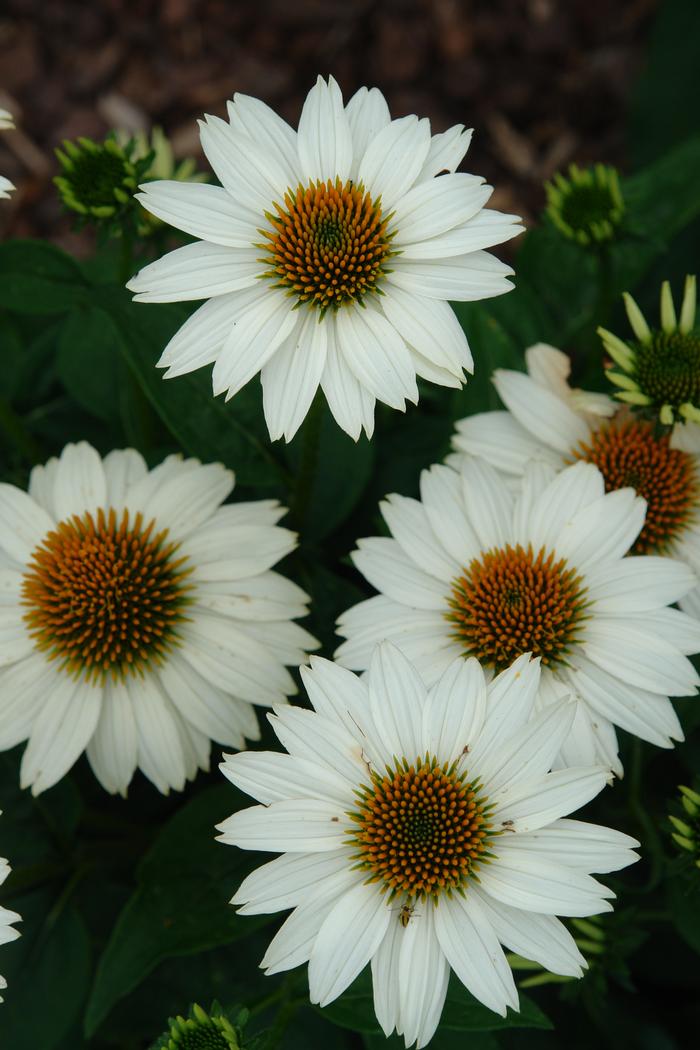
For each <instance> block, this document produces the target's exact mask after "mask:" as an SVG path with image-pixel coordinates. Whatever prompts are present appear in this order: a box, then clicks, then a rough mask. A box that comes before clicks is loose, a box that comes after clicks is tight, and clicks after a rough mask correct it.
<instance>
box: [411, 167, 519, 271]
mask: <svg viewBox="0 0 700 1050" xmlns="http://www.w3.org/2000/svg"><path fill="white" fill-rule="evenodd" d="M440 182H442V179H440ZM415 188H416V187H414V190H415ZM484 189H485V190H486V189H488V192H489V194H490V193H491V192H492V190H491V187H490V186H489V187H484ZM411 192H413V190H412V191H411ZM519 223H520V220H519V216H517V215H503V214H502V213H501V212H500V211H493V210H492V209H490V208H483V209H482V210H481V211H480V212H478V213H477V214H476V215H474V216H473V217H472V218H471V219H469V221H468V222H466V223H464V224H463V225H462V226H456V227H455V228H454V229H451V230H448V231H447V232H446V233H441V234H440V235H439V236H437V237H430V238H429V239H428V240H424V241H415V242H413V243H412V244H406V245H403V247H402V249H401V257H402V258H403V259H449V258H451V257H452V256H453V255H467V254H468V253H469V252H476V251H481V250H482V249H484V248H493V247H494V246H495V245H496V244H503V242H504V241H509V240H511V238H512V237H517V236H518V234H520V233H522V232H523V227H522V226H521V225H520V224H519Z"/></svg>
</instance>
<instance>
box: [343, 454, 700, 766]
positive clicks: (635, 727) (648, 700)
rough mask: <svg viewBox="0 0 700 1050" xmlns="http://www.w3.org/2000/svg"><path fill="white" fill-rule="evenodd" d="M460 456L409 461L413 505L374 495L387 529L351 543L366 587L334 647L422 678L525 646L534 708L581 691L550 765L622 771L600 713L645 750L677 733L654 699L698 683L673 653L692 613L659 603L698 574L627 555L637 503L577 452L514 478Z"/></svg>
mask: <svg viewBox="0 0 700 1050" xmlns="http://www.w3.org/2000/svg"><path fill="white" fill-rule="evenodd" d="M459 468H460V469H459V470H457V469H453V468H452V467H449V466H441V465H438V466H434V467H432V468H431V469H430V470H426V471H424V472H423V474H422V475H421V500H420V501H418V500H414V499H407V498H405V497H403V496H397V495H391V496H388V497H387V499H386V501H385V502H383V503H382V504H381V511H382V514H383V516H384V520H385V521H386V524H387V526H388V528H389V531H390V532H391V534H392V535H391V538H384V537H378V536H377V537H372V538H369V539H364V540H360V541H359V543H358V549H357V550H356V551H354V553H353V554H352V559H353V562H354V563H355V566H356V567H357V568H358V569H359V571H360V572H361V573H362V574H363V575H364V576H365V577H366V579H367V580H368V581H369V582H370V583H371V584H372V586H373V587H375V588H376V589H377V590H378V591H379V592H380V593H379V595H377V596H376V597H374V598H370V599H368V600H367V601H364V602H360V603H359V604H358V605H356V606H354V607H353V608H351V609H349V610H348V611H347V612H345V613H343V615H342V616H341V617H340V618H339V621H338V631H339V633H340V634H341V635H342V636H343V637H344V638H345V639H346V641H345V642H344V643H343V644H342V645H341V646H340V648H339V649H338V651H337V653H336V659H338V660H339V661H340V662H341V663H342V664H344V665H345V666H346V667H350V668H352V669H354V670H363V669H365V668H366V667H367V666H368V663H369V660H370V657H371V653H372V649H373V646H374V645H375V644H376V642H377V641H380V640H382V639H384V638H387V639H389V640H391V641H393V642H395V644H396V645H398V646H399V647H400V648H401V649H402V650H403V652H404V653H405V654H406V655H407V656H408V658H409V659H410V660H412V661H413V662H414V663H415V665H416V667H417V668H418V670H419V671H420V673H421V674H422V675H423V676H424V677H425V679H426V681H427V683H428V685H432V684H433V683H434V682H435V681H436V680H437V678H438V677H439V675H440V674H442V672H443V671H444V669H445V667H447V666H448V665H449V663H450V662H451V661H452V660H453V659H454V658H455V657H456V656H459V655H460V654H461V655H463V656H475V657H477V658H478V660H479V661H480V662H481V663H482V665H483V666H484V667H485V668H488V669H489V672H490V673H497V672H498V671H500V670H502V669H503V668H505V667H508V666H510V664H511V663H512V662H513V661H514V660H516V659H517V658H518V657H519V656H520V655H521V654H522V653H523V652H532V653H533V654H534V655H536V656H539V657H540V658H541V660H542V664H543V668H542V676H541V682H540V693H539V697H538V703H539V705H541V706H546V705H548V704H550V703H553V702H554V701H555V700H556V699H557V698H558V697H559V696H560V695H562V694H563V693H571V694H573V695H574V696H575V697H577V698H578V699H579V700H580V701H581V703H580V704H579V707H578V709H577V715H576V719H575V721H574V724H573V728H572V731H571V733H570V734H569V736H568V737H567V738H566V740H565V742H564V745H563V747H562V751H561V756H560V760H561V762H562V763H564V764H565V765H588V764H593V763H598V762H600V763H601V764H604V765H606V766H607V767H608V768H610V769H613V770H615V771H616V772H618V773H619V772H621V766H620V763H619V759H618V758H617V743H616V738H615V732H614V725H619V726H622V727H623V728H624V729H626V730H627V731H628V732H630V733H634V734H635V735H637V736H640V737H642V738H643V739H644V740H649V741H650V742H652V743H654V744H657V745H659V746H660V747H672V746H673V743H672V742H673V740H682V739H683V732H682V729H681V726H680V722H679V720H678V717H677V715H676V713H675V711H674V709H673V706H672V704H671V703H670V701H669V699H668V697H669V695H671V696H687V695H688V694H690V693H695V692H696V687H697V685H698V684H699V683H700V678H698V675H697V674H696V672H695V670H694V668H693V665H692V664H691V662H690V661H689V660H688V659H687V654H689V653H695V652H698V651H699V650H700V624H698V622H697V621H696V620H694V619H692V618H691V617H690V616H687V615H685V614H684V613H683V612H680V611H679V610H677V609H672V608H669V605H670V604H671V603H673V602H676V601H678V599H682V598H683V596H684V595H685V594H687V593H688V591H689V590H690V589H691V588H692V587H694V586H695V585H696V582H697V579H696V576H695V574H694V573H693V571H692V569H691V568H690V567H689V566H688V565H686V564H685V563H684V562H680V561H676V560H673V559H671V558H665V557H657V556H645V557H639V556H634V555H633V556H627V554H628V551H629V550H630V548H631V547H632V546H633V544H634V542H635V540H636V539H637V537H638V535H639V533H640V531H641V529H642V527H643V524H644V515H645V509H646V504H645V502H644V500H643V499H641V498H640V497H638V496H636V495H635V493H634V490H633V489H631V488H625V489H619V490H617V491H615V492H609V493H606V492H605V483H604V478H603V475H602V474H601V472H600V471H599V470H598V469H597V467H595V466H594V465H593V464H592V463H576V464H574V465H573V466H570V467H567V468H565V469H564V470H561V471H560V472H559V473H558V474H555V472H554V470H553V469H552V468H551V467H549V466H548V465H547V464H544V463H540V462H533V463H532V464H531V465H530V466H529V467H528V468H527V470H526V472H525V475H524V476H523V478H522V479H521V480H520V482H519V484H517V485H513V484H512V483H511V484H510V485H509V484H508V483H507V482H506V480H505V478H504V477H503V476H502V475H501V474H499V473H498V472H497V471H495V470H494V469H493V467H491V466H490V465H489V464H487V463H485V462H484V461H483V460H480V459H478V458H477V457H468V456H463V457H461V460H460V461H459Z"/></svg>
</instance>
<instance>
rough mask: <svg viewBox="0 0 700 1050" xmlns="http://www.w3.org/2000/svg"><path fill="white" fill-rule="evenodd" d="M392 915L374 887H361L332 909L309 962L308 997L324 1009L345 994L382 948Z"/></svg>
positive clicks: (344, 897)
mask: <svg viewBox="0 0 700 1050" xmlns="http://www.w3.org/2000/svg"><path fill="white" fill-rule="evenodd" d="M390 918H391V912H390V910H389V907H388V906H387V903H386V901H385V899H384V897H383V896H382V894H381V893H378V892H377V888H376V886H373V885H366V884H364V883H361V884H360V885H359V886H354V887H353V888H352V889H351V890H349V891H348V893H346V894H345V895H344V896H343V897H341V899H340V900H339V901H338V903H337V904H336V905H335V907H334V908H333V910H332V911H331V913H330V914H329V915H328V917H327V918H326V920H325V922H324V923H323V926H322V927H321V929H320V930H319V933H318V937H317V938H316V941H315V943H314V946H313V950H312V952H311V957H310V959H309V997H310V999H311V1002H312V1003H318V1004H319V1006H326V1005H327V1004H328V1003H331V1002H333V1000H334V999H337V997H338V996H339V995H342V993H343V992H344V991H345V989H346V988H347V987H348V985H350V984H351V983H352V982H353V981H354V980H355V978H356V977H357V975H358V974H359V973H360V971H361V970H363V969H364V967H365V966H366V965H367V963H368V962H369V960H370V959H371V958H372V956H373V955H374V953H375V951H376V950H377V948H378V947H379V945H380V944H381V941H382V939H383V937H384V934H385V932H386V928H387V926H388V925H389V920H390Z"/></svg>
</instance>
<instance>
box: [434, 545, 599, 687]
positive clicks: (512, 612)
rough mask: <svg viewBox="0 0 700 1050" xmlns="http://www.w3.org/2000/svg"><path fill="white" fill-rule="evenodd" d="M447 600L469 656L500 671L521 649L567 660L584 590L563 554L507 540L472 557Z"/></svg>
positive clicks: (456, 633)
mask: <svg viewBox="0 0 700 1050" xmlns="http://www.w3.org/2000/svg"><path fill="white" fill-rule="evenodd" d="M449 604H450V612H449V613H448V614H447V617H448V619H449V620H450V622H451V623H452V626H453V631H454V636H455V638H456V639H457V640H458V641H460V642H461V643H462V645H463V646H464V651H465V655H469V656H476V658H477V659H478V660H479V661H480V662H481V663H484V664H487V665H489V666H491V667H495V668H496V670H502V669H503V668H505V667H509V666H510V665H511V663H512V662H513V660H515V658H516V657H518V656H520V655H521V654H522V653H532V654H533V656H539V657H541V659H542V662H543V663H545V664H550V663H555V662H557V661H559V660H561V659H563V657H564V656H565V654H566V652H567V651H568V649H569V648H570V646H571V645H572V644H573V643H574V642H575V641H576V640H577V628H578V627H579V625H580V623H581V621H582V619H584V616H585V612H584V610H585V608H586V590H585V587H584V586H583V583H582V580H581V577H580V576H578V575H577V574H576V571H575V569H570V568H569V567H568V566H567V563H566V561H565V560H564V559H563V558H561V559H560V560H558V561H557V560H556V556H555V555H554V554H553V553H551V552H550V553H547V552H546V551H545V550H544V548H542V549H541V550H539V551H538V552H537V554H535V553H534V552H533V550H532V547H530V546H528V547H527V549H526V548H524V547H521V546H520V544H518V545H517V546H515V547H511V546H510V544H507V545H506V546H505V547H497V548H494V549H493V550H490V551H486V553H485V554H482V555H481V557H480V558H474V560H473V561H472V562H471V563H470V564H469V566H468V567H467V568H466V569H465V570H464V572H463V574H462V575H461V576H459V577H458V578H457V579H456V580H454V582H453V584H452V597H451V598H450V601H449Z"/></svg>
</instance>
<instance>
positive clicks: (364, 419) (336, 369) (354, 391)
mask: <svg viewBox="0 0 700 1050" xmlns="http://www.w3.org/2000/svg"><path fill="white" fill-rule="evenodd" d="M325 327H326V339H327V354H326V365H325V368H324V370H323V375H322V376H321V389H322V390H323V393H324V394H325V396H326V401H327V402H328V407H329V408H330V410H331V412H332V413H333V418H334V419H335V421H336V423H337V424H338V426H339V427H340V428H341V429H342V430H344V431H345V432H346V434H349V435H350V437H351V438H353V439H354V440H355V441H357V439H358V438H359V436H360V433H361V431H362V429H363V428H364V431H365V433H366V435H367V437H368V438H371V437H372V434H373V433H374V405H375V400H376V399H375V397H374V395H373V394H370V392H369V390H367V388H366V387H364V386H363V385H362V383H361V382H360V381H359V379H357V378H356V376H355V373H354V372H353V371H352V369H351V368H350V367H349V366H348V365H347V363H346V362H345V359H344V357H343V355H342V353H341V352H340V350H339V348H338V339H337V336H336V325H335V321H334V320H333V318H330V319H327V321H326V326H325Z"/></svg>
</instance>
